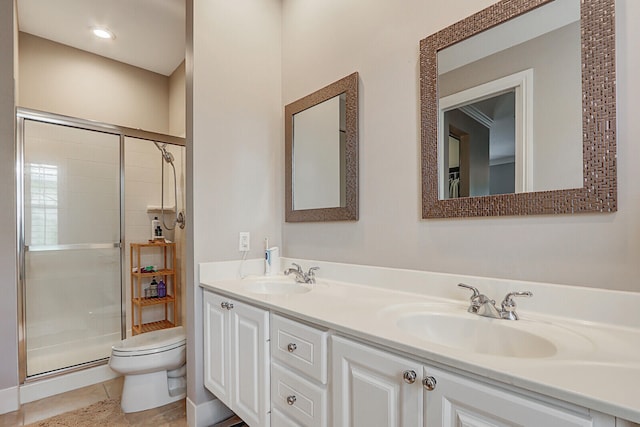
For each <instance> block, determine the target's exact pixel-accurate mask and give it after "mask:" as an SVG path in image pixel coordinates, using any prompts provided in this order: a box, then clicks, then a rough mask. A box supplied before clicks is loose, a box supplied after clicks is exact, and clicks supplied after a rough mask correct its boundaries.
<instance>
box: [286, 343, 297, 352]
mask: <svg viewBox="0 0 640 427" xmlns="http://www.w3.org/2000/svg"><path fill="white" fill-rule="evenodd" d="M297 348H298V346H297V345H295V343H289V344H288V345H287V351H288V352H289V353H293V352H294V351H296V349H297Z"/></svg>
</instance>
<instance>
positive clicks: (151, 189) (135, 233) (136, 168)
mask: <svg viewBox="0 0 640 427" xmlns="http://www.w3.org/2000/svg"><path fill="white" fill-rule="evenodd" d="M167 150H168V151H170V152H171V153H172V154H173V156H174V159H175V160H174V162H173V164H174V166H175V168H176V184H177V186H178V189H177V191H178V203H177V206H178V210H183V209H184V206H185V201H184V185H185V176H184V170H185V167H184V166H185V149H184V147H180V146H175V145H167ZM124 159H125V160H124V163H125V242H124V246H125V263H124V266H123V268H124V271H125V282H126V283H125V290H126V294H125V295H126V298H125V301H126V309H127V335H128V336H130V333H131V332H130V331H131V316H132V314H131V302H130V301H131V286H130V283H131V276H130V274H129V271H130V268H131V265H130V264H129V261H130V244H131V243H145V242H147V241H148V240H149V239H150V238H151V220H152V219H153V218H154V216H157V217H158V219H160V220H161V219H162V218H161V214H160V212H158V211H156V210H153V211H152V210H151V209H150V208H158V207H160V203H161V195H162V193H161V189H162V169H161V168H162V167H164V206H165V223H166V225H167V226H168V227H170V228H172V227H173V219H174V218H175V213H174V211H173V210H171V211H169V212H167V211H166V208H167V207H169V208H174V207H175V206H176V203H175V200H174V191H173V188H174V187H173V185H174V184H173V169H172V168H171V165H169V164H168V163H166V162H164V160H162V156H161V153H160V151H159V150H158V148H157V147H156V146H155V144H154V143H153V142H151V141H147V140H142V139H137V138H130V137H126V138H125V148H124ZM163 233H164V236H165V237H166V238H167V239H168V240H171V241H172V242H176V250H177V255H178V256H177V258H178V262H177V263H178V265H177V266H176V267H177V274H176V277H177V278H178V280H177V282H178V284H179V285H180V284H182V283H184V281H183V280H180V276H181V275H182V272H183V271H184V268H182V267H181V264H182V262H183V261H184V260H183V257H182V255H181V253H182V251H183V248H184V231H183V230H181V229H180V228H179V227H176V229H175V230H173V231H172V230H167V229H165V228H164V226H163ZM158 253H159V252H158V251H151V250H150V251H148V252H143V254H142V255H143V257H142V259H141V263H142V264H143V265H159V264H160V263H161V259H160V257H159V256H158ZM157 280H159V278H157ZM179 289H182V287H181V286H179ZM183 304H184V298H182V297H181V298H180V300H179V305H180V306H182V305H183ZM180 313H184V310H183V309H182V308H181V307H179V309H178V315H179V316H180ZM161 317H162V318H163V317H164V308H163V306H160V305H158V306H155V307H151V308H145V310H144V312H143V318H142V319H143V322H150V321H155V320H160V318H161ZM179 323H180V324H184V322H182V321H181V320H180V321H179Z"/></svg>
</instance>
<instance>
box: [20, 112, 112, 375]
mask: <svg viewBox="0 0 640 427" xmlns="http://www.w3.org/2000/svg"><path fill="white" fill-rule="evenodd" d="M23 152H24V159H23V192H24V194H23V201H24V207H23V224H22V229H23V232H24V243H25V248H24V249H25V252H24V255H25V256H24V263H25V265H24V272H25V273H24V278H23V282H24V305H23V307H24V311H25V313H24V315H25V321H26V327H25V344H26V364H27V376H28V377H29V376H33V375H38V374H42V373H46V372H51V371H56V370H59V369H64V368H68V367H72V366H76V365H82V364H84V363H88V362H92V361H96V360H100V359H104V358H107V357H109V354H110V351H111V346H112V345H113V344H114V343H115V342H117V341H118V340H120V339H121V319H122V317H121V311H122V303H121V289H122V287H121V277H122V275H121V266H120V263H121V256H120V247H119V243H120V200H121V198H120V137H119V135H113V134H108V133H103V132H97V131H93V130H87V129H78V128H74V127H68V126H62V125H57V124H51V123H44V122H39V121H35V120H28V119H27V120H25V121H24V142H23Z"/></svg>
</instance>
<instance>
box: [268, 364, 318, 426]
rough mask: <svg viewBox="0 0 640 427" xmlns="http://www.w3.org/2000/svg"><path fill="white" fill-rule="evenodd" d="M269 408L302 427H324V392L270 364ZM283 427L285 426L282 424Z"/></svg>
mask: <svg viewBox="0 0 640 427" xmlns="http://www.w3.org/2000/svg"><path fill="white" fill-rule="evenodd" d="M271 407H272V408H273V409H274V410H277V411H280V412H281V413H282V414H284V416H285V418H290V419H291V420H294V421H296V422H298V423H300V424H302V425H304V426H313V427H320V426H326V425H327V415H328V414H327V390H326V388H325V387H323V386H318V385H315V384H313V383H312V382H310V381H308V380H306V379H304V378H302V377H301V376H299V375H295V374H292V373H291V372H290V371H289V370H287V368H285V367H283V366H281V365H279V364H278V363H272V364H271ZM285 425H287V424H285Z"/></svg>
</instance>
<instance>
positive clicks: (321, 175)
mask: <svg viewBox="0 0 640 427" xmlns="http://www.w3.org/2000/svg"><path fill="white" fill-rule="evenodd" d="M345 102H346V94H344V93H343V94H340V95H338V96H334V97H333V98H331V99H328V100H326V101H324V102H321V103H319V104H317V105H314V106H313V107H310V108H308V109H306V110H304V111H301V112H299V113H296V114H294V115H293V208H294V209H296V210H300V209H317V208H335V207H344V206H345V205H346V191H345V190H346V188H345V170H346V165H345V149H346V128H345V124H346V108H345Z"/></svg>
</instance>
